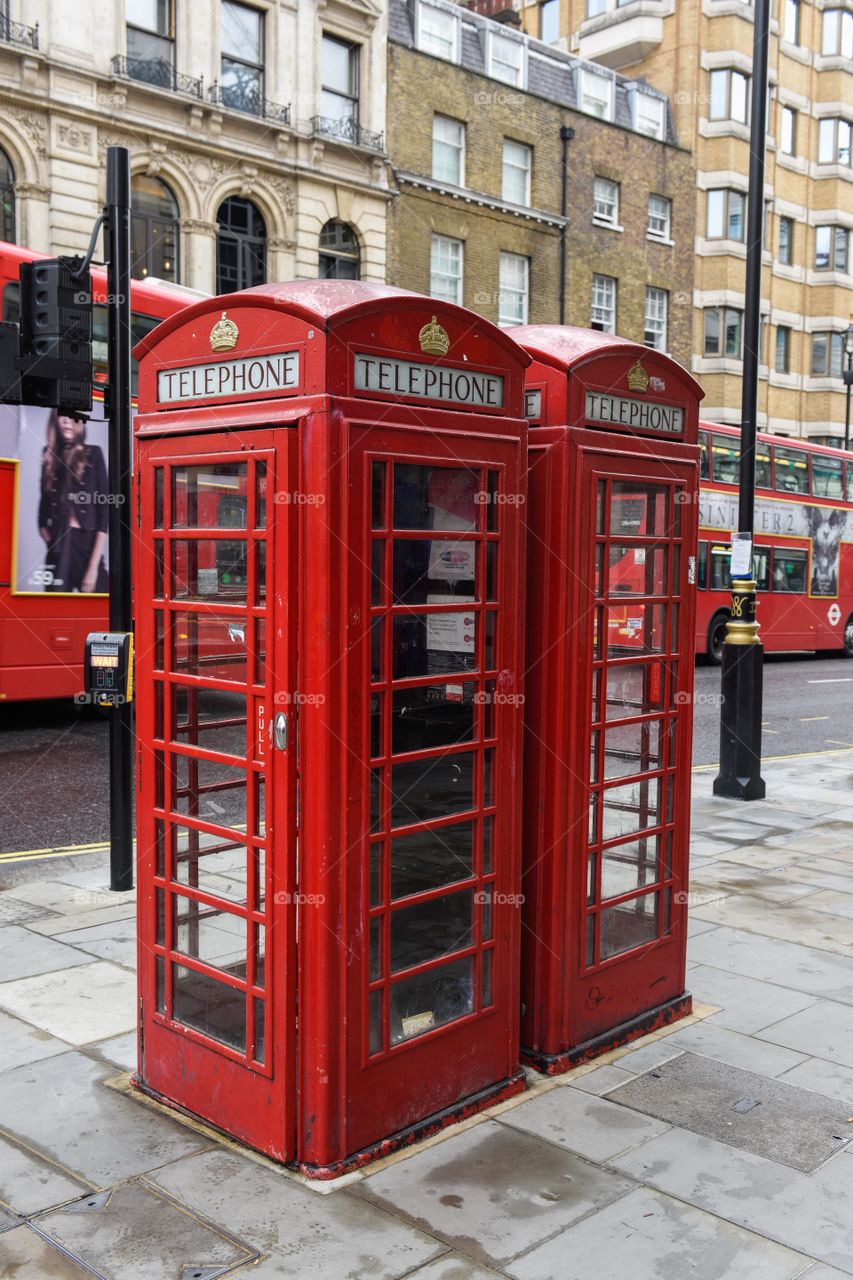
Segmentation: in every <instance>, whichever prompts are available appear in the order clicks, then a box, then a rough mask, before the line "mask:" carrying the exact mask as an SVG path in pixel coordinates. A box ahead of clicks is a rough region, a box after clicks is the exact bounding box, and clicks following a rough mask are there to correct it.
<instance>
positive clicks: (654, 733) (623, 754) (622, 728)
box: [604, 720, 663, 778]
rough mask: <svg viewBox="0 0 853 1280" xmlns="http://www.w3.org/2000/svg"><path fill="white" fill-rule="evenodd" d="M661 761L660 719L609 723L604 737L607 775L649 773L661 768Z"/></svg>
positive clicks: (608, 776)
mask: <svg viewBox="0 0 853 1280" xmlns="http://www.w3.org/2000/svg"><path fill="white" fill-rule="evenodd" d="M662 763H663V762H662V759H661V721H660V720H651V721H649V720H644V721H641V722H640V723H639V724H624V725H623V724H614V725H608V726H607V730H606V732H605V738H604V776H605V778H619V777H626V776H628V775H629V774H633V773H648V772H649V771H650V770H652V769H659V768H660V767H661V765H662Z"/></svg>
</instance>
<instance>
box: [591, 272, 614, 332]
mask: <svg viewBox="0 0 853 1280" xmlns="http://www.w3.org/2000/svg"><path fill="white" fill-rule="evenodd" d="M617 292H618V281H617V280H616V278H615V277H614V276H605V275H599V274H598V272H595V273H594V274H593V277H592V305H591V307H590V324H591V325H593V324H596V325H599V326H600V329H601V332H602V333H615V332H616V305H617Z"/></svg>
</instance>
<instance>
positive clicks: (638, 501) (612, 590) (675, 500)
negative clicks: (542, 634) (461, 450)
mask: <svg viewBox="0 0 853 1280" xmlns="http://www.w3.org/2000/svg"><path fill="white" fill-rule="evenodd" d="M581 454H582V466H581V474H580V484H581V486H582V495H581V509H582V510H583V511H584V512H585V513H587V514H586V518H587V520H588V521H589V523H591V524H593V525H594V527H593V528H587V529H585V530H584V535H583V545H584V546H585V547H586V548H587V554H588V556H589V560H588V563H587V565H586V570H587V571H586V572H582V573H581V582H582V586H581V587H580V590H579V595H580V596H581V598H580V600H579V615H580V616H581V617H584V618H588V619H589V625H588V626H584V627H582V628H581V631H582V633H583V635H584V636H585V637H586V638H587V648H586V653H585V657H584V661H583V662H582V664H581V673H582V674H581V675H580V676H579V679H580V680H581V691H580V697H579V708H581V709H582V708H583V707H584V706H586V708H587V711H588V713H587V714H583V713H582V714H581V716H580V718H579V723H580V725H581V729H580V734H581V737H582V740H581V738H579V739H578V740H577V748H578V758H579V761H580V762H581V767H580V768H579V769H578V771H577V772H578V786H579V787H580V788H581V790H582V791H583V792H584V793H585V795H586V800H587V803H586V804H582V803H580V802H579V803H578V806H577V808H576V809H575V812H576V813H578V814H581V813H586V814H587V815H588V822H587V824H586V830H585V831H584V833H583V839H582V840H578V841H577V842H576V845H575V847H576V848H578V849H580V850H582V856H581V858H580V859H579V862H578V865H577V866H576V867H575V869H574V872H575V881H574V882H575V884H576V885H577V886H578V893H577V895H576V898H575V900H576V901H577V902H578V903H582V904H583V907H582V911H581V913H580V915H579V916H578V917H577V936H576V962H577V974H578V989H577V990H575V991H573V992H572V998H571V1007H570V1008H569V1010H568V1017H569V1022H570V1025H572V1027H573V1030H572V1032H571V1034H570V1040H569V1043H572V1044H578V1043H584V1042H588V1041H590V1040H592V1039H594V1038H595V1037H596V1036H597V1035H599V1034H601V1033H602V1032H605V1031H607V1030H608V1029H610V1028H613V1027H617V1026H620V1025H624V1024H626V1023H630V1021H631V1020H632V1019H633V1018H635V1017H636V1016H637V1015H638V1014H640V1013H642V1012H644V1011H645V1010H647V1009H649V1008H650V1007H653V1006H660V1005H662V1004H664V1003H665V1002H666V1001H667V1000H672V999H674V998H678V997H681V996H682V995H683V973H684V951H685V946H686V931H687V911H686V907H685V905H684V895H683V894H682V893H681V892H679V890H680V889H681V888H683V886H685V885H686V883H687V862H688V844H689V804H690V768H689V762H690V751H691V737H692V708H691V706H690V703H691V693H692V688H693V663H694V655H693V625H694V621H693V616H694V615H693V607H692V604H693V591H692V583H694V582H695V559H694V558H693V556H692V555H691V551H690V549H691V548H692V547H693V545H694V543H695V522H696V507H695V503H691V501H690V499H691V497H692V495H693V493H694V491H695V487H696V476H695V465H694V464H692V463H689V462H685V463H682V464H679V463H677V462H675V463H673V462H669V461H668V462H667V465H666V466H665V467H662V466H661V465H660V462H658V461H657V460H655V459H650V458H647V459H642V458H639V457H633V458H632V457H628V456H625V455H623V456H622V457H619V456H618V455H614V454H613V453H612V452H610V451H606V450H603V449H602V450H600V451H599V450H596V449H583V450H582V451H581ZM583 762H585V766H586V770H587V771H586V772H585V773H584V772H582V770H583V768H584V764H583ZM579 799H580V798H579ZM572 896H573V897H575V895H572Z"/></svg>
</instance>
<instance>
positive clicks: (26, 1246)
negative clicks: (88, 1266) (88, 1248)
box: [0, 1226, 92, 1280]
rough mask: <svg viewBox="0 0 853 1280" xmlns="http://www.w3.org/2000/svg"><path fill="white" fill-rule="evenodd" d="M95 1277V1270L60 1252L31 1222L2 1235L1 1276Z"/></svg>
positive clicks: (37, 1279) (20, 1279)
mask: <svg viewBox="0 0 853 1280" xmlns="http://www.w3.org/2000/svg"><path fill="white" fill-rule="evenodd" d="M7 1278H8V1280H92V1273H91V1271H87V1270H85V1269H84V1268H83V1267H81V1266H80V1265H79V1264H78V1263H76V1262H74V1261H73V1259H71V1258H66V1256H65V1255H64V1254H63V1253H61V1252H60V1250H59V1249H57V1248H55V1246H54V1245H52V1244H50V1243H49V1242H48V1241H47V1240H43V1239H42V1238H41V1236H39V1235H37V1234H36V1232H35V1231H34V1230H33V1228H32V1227H30V1226H21V1227H18V1228H17V1229H16V1230H15V1231H7V1232H6V1233H5V1235H2V1236H0V1280H7Z"/></svg>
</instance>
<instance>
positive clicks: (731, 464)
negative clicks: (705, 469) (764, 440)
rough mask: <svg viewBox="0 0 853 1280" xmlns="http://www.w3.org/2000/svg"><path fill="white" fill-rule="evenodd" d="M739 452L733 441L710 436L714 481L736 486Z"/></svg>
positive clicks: (738, 473) (722, 437)
mask: <svg viewBox="0 0 853 1280" xmlns="http://www.w3.org/2000/svg"><path fill="white" fill-rule="evenodd" d="M739 454H740V450H739V449H738V447H737V443H736V442H735V441H734V440H728V439H726V437H725V436H711V459H712V465H713V472H714V479H715V480H722V482H723V483H724V484H737V483H738V480H739V478H740V464H739V460H738V459H739Z"/></svg>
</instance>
